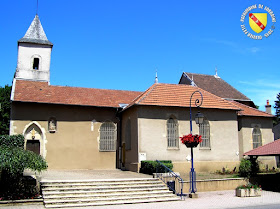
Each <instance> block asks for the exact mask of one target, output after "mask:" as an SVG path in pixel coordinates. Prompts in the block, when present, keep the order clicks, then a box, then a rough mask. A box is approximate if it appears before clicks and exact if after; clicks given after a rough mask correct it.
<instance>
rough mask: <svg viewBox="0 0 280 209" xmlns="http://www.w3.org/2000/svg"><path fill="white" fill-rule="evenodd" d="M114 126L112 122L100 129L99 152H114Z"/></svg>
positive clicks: (106, 123) (104, 124)
mask: <svg viewBox="0 0 280 209" xmlns="http://www.w3.org/2000/svg"><path fill="white" fill-rule="evenodd" d="M116 136H117V135H116V126H115V124H114V123H112V122H105V123H103V124H102V125H101V127H100V143H99V150H100V151H115V150H116V148H115V146H116Z"/></svg>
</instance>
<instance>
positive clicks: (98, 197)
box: [41, 179, 180, 208]
mask: <svg viewBox="0 0 280 209" xmlns="http://www.w3.org/2000/svg"><path fill="white" fill-rule="evenodd" d="M41 183H42V194H43V198H44V204H45V206H46V207H47V208H49V207H52V208H60V207H79V206H95V205H96V206H97V205H115V204H126V203H127V204H128V203H130V204H132V203H145V202H157V201H161V202H162V201H175V200H180V198H178V197H177V196H176V195H174V194H173V193H172V192H170V191H169V190H168V188H167V187H166V185H165V184H163V183H162V182H161V181H160V180H159V179H148V180H147V179H126V180H125V179H122V180H119V179H116V180H104V181H103V180H82V181H73V180H71V181H43V182H41Z"/></svg>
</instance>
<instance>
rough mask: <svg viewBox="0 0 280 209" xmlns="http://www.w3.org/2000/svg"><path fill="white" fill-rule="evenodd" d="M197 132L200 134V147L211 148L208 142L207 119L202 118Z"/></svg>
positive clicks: (208, 127)
mask: <svg viewBox="0 0 280 209" xmlns="http://www.w3.org/2000/svg"><path fill="white" fill-rule="evenodd" d="M199 134H200V135H201V138H202V142H201V143H200V147H201V148H211V144H210V125H209V121H208V120H207V119H204V120H203V123H202V124H200V125H199Z"/></svg>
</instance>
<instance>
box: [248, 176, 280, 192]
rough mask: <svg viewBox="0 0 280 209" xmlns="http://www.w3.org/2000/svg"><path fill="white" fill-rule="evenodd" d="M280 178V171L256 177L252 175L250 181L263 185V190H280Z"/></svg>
mask: <svg viewBox="0 0 280 209" xmlns="http://www.w3.org/2000/svg"><path fill="white" fill-rule="evenodd" d="M279 179H280V173H272V174H258V175H257V176H255V177H251V178H250V182H251V183H252V184H259V185H261V187H262V189H263V190H267V191H273V192H280V184H279Z"/></svg>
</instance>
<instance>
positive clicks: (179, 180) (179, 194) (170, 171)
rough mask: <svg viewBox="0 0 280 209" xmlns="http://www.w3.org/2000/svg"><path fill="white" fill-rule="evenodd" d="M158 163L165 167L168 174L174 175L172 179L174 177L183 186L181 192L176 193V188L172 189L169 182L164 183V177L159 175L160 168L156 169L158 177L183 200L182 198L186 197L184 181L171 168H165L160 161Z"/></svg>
mask: <svg viewBox="0 0 280 209" xmlns="http://www.w3.org/2000/svg"><path fill="white" fill-rule="evenodd" d="M156 162H157V163H159V164H160V165H161V166H163V167H164V168H165V169H166V170H167V171H168V173H170V174H171V175H172V177H174V178H175V179H177V180H178V182H179V183H180V184H181V189H180V192H177V191H176V188H172V187H171V186H170V185H168V184H167V182H165V181H164V179H163V177H162V175H159V173H158V167H157V168H156V177H157V178H159V179H160V180H162V181H163V182H164V183H165V184H166V185H167V186H168V187H169V189H170V190H172V191H173V192H174V193H175V194H176V195H177V196H180V197H181V199H182V197H184V196H185V195H184V194H183V185H184V181H183V179H182V178H181V177H180V176H178V175H177V174H176V173H175V172H174V171H172V170H171V169H170V168H168V167H167V166H165V165H164V164H163V163H162V162H160V161H159V160H156Z"/></svg>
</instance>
